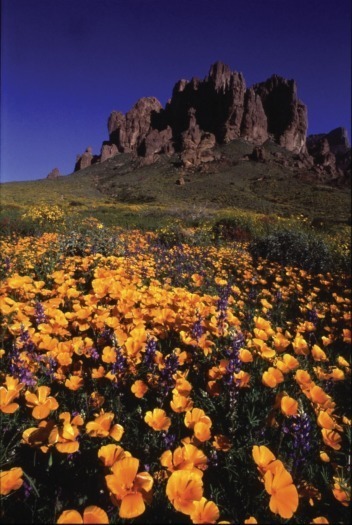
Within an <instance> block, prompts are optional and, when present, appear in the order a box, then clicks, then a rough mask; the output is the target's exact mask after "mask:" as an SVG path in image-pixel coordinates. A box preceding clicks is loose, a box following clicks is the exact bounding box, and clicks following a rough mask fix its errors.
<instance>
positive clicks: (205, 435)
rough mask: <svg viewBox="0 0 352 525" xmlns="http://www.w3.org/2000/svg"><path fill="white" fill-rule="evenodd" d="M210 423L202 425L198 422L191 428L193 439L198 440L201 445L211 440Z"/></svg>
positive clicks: (202, 423) (201, 422)
mask: <svg viewBox="0 0 352 525" xmlns="http://www.w3.org/2000/svg"><path fill="white" fill-rule="evenodd" d="M210 428H211V422H210V424H209V423H204V422H203V421H198V422H197V423H196V424H195V425H194V428H193V432H194V437H195V438H197V439H198V441H200V442H201V443H204V442H205V441H208V440H209V439H210V438H211V431H210Z"/></svg>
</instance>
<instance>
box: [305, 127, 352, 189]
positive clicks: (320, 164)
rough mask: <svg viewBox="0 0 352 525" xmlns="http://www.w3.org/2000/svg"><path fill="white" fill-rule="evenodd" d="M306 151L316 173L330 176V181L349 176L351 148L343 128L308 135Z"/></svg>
mask: <svg viewBox="0 0 352 525" xmlns="http://www.w3.org/2000/svg"><path fill="white" fill-rule="evenodd" d="M307 150H308V153H309V155H311V157H313V159H314V164H315V167H316V170H317V171H318V172H320V173H322V172H324V173H325V174H326V175H330V178H331V179H336V178H339V177H342V176H351V147H350V144H349V141H348V136H347V130H346V129H345V128H341V127H340V128H336V129H333V130H332V131H330V132H329V133H319V134H316V135H309V136H308V137H307Z"/></svg>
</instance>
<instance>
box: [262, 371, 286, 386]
mask: <svg viewBox="0 0 352 525" xmlns="http://www.w3.org/2000/svg"><path fill="white" fill-rule="evenodd" d="M283 381H284V376H283V375H282V373H281V372H280V370H278V369H277V368H274V367H272V366H271V367H270V368H268V370H267V371H266V372H264V373H263V375H262V383H263V385H265V386H268V387H270V388H275V387H276V386H277V385H278V384H279V383H282V382H283Z"/></svg>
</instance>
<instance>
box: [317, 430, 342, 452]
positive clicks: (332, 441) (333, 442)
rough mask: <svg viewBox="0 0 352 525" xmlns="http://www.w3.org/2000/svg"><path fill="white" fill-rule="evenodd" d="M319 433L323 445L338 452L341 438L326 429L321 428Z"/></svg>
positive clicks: (336, 433)
mask: <svg viewBox="0 0 352 525" xmlns="http://www.w3.org/2000/svg"><path fill="white" fill-rule="evenodd" d="M321 433H322V436H323V441H324V443H325V445H327V446H328V447H330V448H333V449H334V450H340V448H341V440H342V438H341V436H340V434H339V433H338V432H335V431H334V430H328V429H327V428H323V429H322V431H321Z"/></svg>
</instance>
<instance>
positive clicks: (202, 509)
mask: <svg viewBox="0 0 352 525" xmlns="http://www.w3.org/2000/svg"><path fill="white" fill-rule="evenodd" d="M219 516H220V511H219V508H218V506H217V505H215V503H214V502H213V501H208V500H207V499H206V498H201V499H200V500H199V501H194V502H193V509H192V512H191V514H190V518H191V520H192V523H196V524H203V523H204V524H206V523H216V522H217V520H218V519H219Z"/></svg>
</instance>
